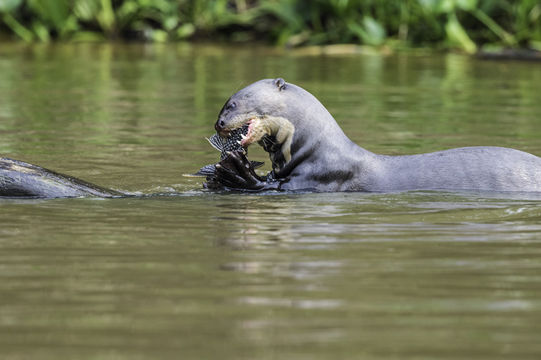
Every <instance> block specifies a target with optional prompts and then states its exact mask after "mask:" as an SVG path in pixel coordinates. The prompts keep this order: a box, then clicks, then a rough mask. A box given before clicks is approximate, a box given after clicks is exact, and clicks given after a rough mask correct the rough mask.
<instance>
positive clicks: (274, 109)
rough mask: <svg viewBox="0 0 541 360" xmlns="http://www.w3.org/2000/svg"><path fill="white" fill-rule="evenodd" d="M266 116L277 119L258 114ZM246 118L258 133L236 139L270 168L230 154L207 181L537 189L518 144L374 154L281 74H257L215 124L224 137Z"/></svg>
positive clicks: (535, 171)
mask: <svg viewBox="0 0 541 360" xmlns="http://www.w3.org/2000/svg"><path fill="white" fill-rule="evenodd" d="M269 118H270V119H279V120H276V121H274V122H273V121H268V120H266V121H263V120H260V119H269ZM246 123H250V125H251V127H254V128H255V129H257V130H258V131H256V130H254V131H252V132H253V133H254V135H253V138H250V133H249V134H248V137H249V138H248V139H245V140H244V142H245V143H247V144H250V143H252V142H255V141H257V142H259V144H260V145H262V146H263V147H264V148H265V150H266V151H267V152H269V154H270V159H271V161H272V166H273V170H272V172H271V173H270V174H269V175H268V176H267V177H259V176H258V175H257V174H256V173H255V172H254V171H253V169H251V168H250V165H249V163H248V162H247V159H246V157H245V156H244V155H243V154H241V153H232V154H231V156H230V157H229V158H228V159H225V160H222V162H221V163H220V164H219V165H218V166H217V169H216V174H215V176H213V177H210V178H209V184H210V185H211V187H217V185H221V186H225V187H226V188H233V189H242V190H250V191H261V190H269V189H280V190H315V191H325V192H327V191H402V190H486V191H524V192H541V158H539V157H537V156H534V155H532V154H528V153H525V152H522V151H519V150H514V149H508V148H501V147H466V148H459V149H451V150H445V151H438V152H434V153H427V154H418V155H407V156H385V155H378V154H374V153H372V152H370V151H368V150H365V149H363V148H361V147H359V146H358V145H356V144H355V143H353V142H352V141H351V140H350V139H349V138H348V137H347V136H346V135H345V134H344V132H343V131H342V129H341V128H340V127H339V126H338V124H337V123H336V121H335V120H334V118H333V117H332V115H331V114H330V113H329V112H328V111H327V109H326V108H325V107H324V106H323V105H322V104H321V103H320V102H319V101H318V100H317V99H316V98H315V97H314V96H313V95H312V94H310V93H309V92H307V91H306V90H304V89H302V88H300V87H298V86H296V85H293V84H288V83H285V81H284V80H282V79H276V80H271V79H266V80H261V81H258V82H256V83H254V84H252V85H249V86H248V87H246V88H244V89H242V90H240V91H239V92H237V93H236V94H234V95H233V96H232V97H231V98H230V99H229V100H228V102H227V103H226V105H224V108H223V109H222V111H221V113H220V115H219V117H218V120H217V121H216V124H215V128H216V130H217V131H218V132H219V133H221V134H222V135H224V136H225V135H227V133H228V132H229V131H231V130H232V129H235V128H237V127H238V126H242V125H243V124H246ZM274 123H276V124H277V125H276V126H273V125H267V127H266V128H264V127H263V125H261V124H274ZM254 124H255V125H254ZM284 124H287V126H286V127H287V128H288V132H289V133H288V134H284V128H285V127H284ZM280 131H282V134H280ZM261 132H263V133H264V134H263V135H261ZM256 133H257V134H258V135H257V136H256V135H255V134H256ZM284 139H285V140H284Z"/></svg>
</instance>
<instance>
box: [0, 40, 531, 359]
mask: <svg viewBox="0 0 541 360" xmlns="http://www.w3.org/2000/svg"><path fill="white" fill-rule="evenodd" d="M276 76H282V77H284V78H285V79H286V80H287V81H290V82H294V83H296V84H299V85H301V86H302V87H304V88H306V89H308V90H309V91H311V92H312V93H313V94H314V95H316V96H317V97H318V98H319V99H320V100H321V101H322V102H323V103H324V104H325V105H326V106H327V107H328V109H329V110H330V111H331V113H332V114H333V115H334V116H335V118H336V119H337V121H338V122H339V123H340V125H341V126H342V127H343V129H344V131H345V132H346V133H347V134H348V135H349V136H350V137H351V138H352V139H353V140H354V141H355V142H357V143H359V144H361V145H362V146H364V147H365V148H367V149H369V150H371V151H375V152H379V153H385V154H410V153H418V152H426V151H435V150H442V149H445V148H450V147H458V146H467V145H498V146H509V147H514V148H518V149H521V150H525V151H528V152H531V153H534V154H537V155H540V154H541V141H540V139H541V120H540V118H539V114H540V113H541V103H540V102H539V94H540V93H541V68H540V67H539V65H537V64H530V63H516V62H480V61H477V60H474V59H471V58H468V57H464V56H460V55H453V54H450V55H426V54H396V55H392V56H380V55H343V56H339V55H335V56H304V55H302V54H297V53H294V52H282V51H276V50H273V49H268V48H257V47H256V48H254V47H244V48H242V47H239V48H236V47H230V46H228V47H220V46H211V45H200V46H190V45H159V44H158V45H119V44H115V45H89V44H71V45H49V46H43V45H34V46H27V45H19V44H2V46H1V47H0V154H1V155H2V156H9V157H13V158H17V159H21V160H25V161H28V162H32V163H36V164H39V165H41V166H44V167H48V168H51V169H54V170H57V171H60V172H64V173H68V174H72V175H75V176H77V177H80V178H83V179H85V180H88V181H92V182H95V183H97V184H100V185H102V186H106V187H112V188H115V189H118V190H124V191H130V192H138V193H140V194H141V195H143V196H141V197H137V198H124V199H107V200H104V199H56V200H0V211H1V213H2V216H1V217H0V267H1V271H0V294H1V296H0V357H2V358H3V359H27V358H36V359H59V358H77V359H151V358H160V359H163V358H175V359H177V358H183V359H215V358H221V359H352V358H359V359H360V358H362V359H389V358H396V359H434V358H438V359H464V358H468V359H538V358H539V356H540V355H541V342H539V336H540V334H541V325H540V324H541V300H540V299H541V195H534V194H493V193H479V192H460V193H448V192H405V193H389V194H362V193H354V194H352V193H338V194H267V195H264V196H260V195H243V194H213V193H208V192H204V191H202V190H201V179H197V178H187V177H183V176H182V174H185V173H191V172H193V171H195V170H197V169H198V168H199V167H200V166H201V165H203V164H207V163H212V162H214V161H216V159H217V157H218V153H217V152H216V151H214V150H213V149H212V148H211V147H210V146H209V145H208V144H207V143H206V141H205V140H204V137H205V136H209V135H211V134H212V126H213V123H214V121H215V119H216V116H217V114H218V112H219V110H220V108H221V106H222V105H223V103H224V102H225V101H226V99H227V98H228V97H229V96H230V95H231V94H232V93H233V92H234V91H236V90H238V89H239V88H241V87H242V86H245V85H248V84H250V83H251V82H253V81H255V80H258V79H260V78H266V77H271V78H272V77H276ZM250 157H251V158H253V159H259V160H264V158H265V154H264V153H263V152H262V151H261V150H258V149H255V148H254V149H250ZM267 163H268V160H267ZM267 169H268V166H267ZM149 194H160V195H157V196H156V195H154V196H146V195H149Z"/></svg>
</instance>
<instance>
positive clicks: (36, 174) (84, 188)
mask: <svg viewBox="0 0 541 360" xmlns="http://www.w3.org/2000/svg"><path fill="white" fill-rule="evenodd" d="M126 195H127V194H124V193H121V192H118V191H115V190H110V189H106V188H103V187H101V186H98V185H94V184H90V183H88V182H86V181H83V180H81V179H77V178H75V177H73V176H69V175H64V174H60V173H57V172H54V171H51V170H48V169H45V168H42V167H40V166H37V165H32V164H29V163H26V162H23V161H19V160H13V159H9V158H0V196H4V197H29V198H66V197H87V196H96V197H107V198H108V197H118V196H126Z"/></svg>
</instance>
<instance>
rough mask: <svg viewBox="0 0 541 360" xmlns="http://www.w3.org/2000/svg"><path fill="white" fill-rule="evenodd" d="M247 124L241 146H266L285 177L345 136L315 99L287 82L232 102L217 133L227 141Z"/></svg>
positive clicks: (265, 84) (267, 83) (263, 85)
mask: <svg viewBox="0 0 541 360" xmlns="http://www.w3.org/2000/svg"><path fill="white" fill-rule="evenodd" d="M244 124H249V127H248V133H247V134H246V135H245V136H244V137H243V139H242V140H241V145H242V146H244V147H245V148H246V147H247V146H249V145H250V144H252V143H254V142H257V143H258V144H260V145H261V146H263V148H264V149H265V151H267V152H268V153H269V156H270V159H271V161H272V167H273V170H274V171H275V172H276V173H279V172H280V173H281V174H282V175H287V173H289V172H290V171H291V170H292V169H293V168H294V167H295V166H296V164H297V163H299V162H300V161H302V159H306V158H307V157H309V156H311V155H310V154H312V153H315V152H317V151H318V150H319V149H320V148H325V146H324V143H326V142H332V141H333V140H334V139H337V136H338V137H339V136H340V134H343V133H342V130H341V129H340V127H339V126H338V124H336V121H334V119H333V117H332V116H331V114H329V112H328V111H327V109H325V107H324V106H323V105H322V104H321V103H320V102H319V101H318V100H317V99H316V98H315V97H314V96H313V95H312V94H310V93H309V92H308V91H306V90H304V89H302V88H301V87H299V86H296V85H293V84H290V83H286V82H285V81H284V80H283V79H282V78H277V79H264V80H260V81H257V82H255V83H253V84H251V85H249V86H247V87H245V88H244V89H242V90H240V91H239V92H237V93H236V94H234V95H233V96H231V97H230V98H229V100H227V102H226V103H225V105H224V107H223V108H222V110H221V112H220V115H219V116H218V120H217V121H216V124H215V126H214V127H215V128H216V131H217V132H218V133H219V134H220V135H221V136H223V137H225V136H228V134H229V132H230V131H231V130H234V129H237V128H239V127H241V126H243V125H244Z"/></svg>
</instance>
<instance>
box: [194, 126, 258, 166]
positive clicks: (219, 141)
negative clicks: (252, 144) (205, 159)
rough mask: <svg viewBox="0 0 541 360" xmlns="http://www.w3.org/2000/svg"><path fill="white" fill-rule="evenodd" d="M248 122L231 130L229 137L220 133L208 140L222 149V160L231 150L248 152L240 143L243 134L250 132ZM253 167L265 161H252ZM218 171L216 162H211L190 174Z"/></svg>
mask: <svg viewBox="0 0 541 360" xmlns="http://www.w3.org/2000/svg"><path fill="white" fill-rule="evenodd" d="M248 127H249V125H248V124H245V125H243V126H241V127H240V128H238V129H235V130H231V131H230V132H229V135H228V136H227V137H223V136H220V135H219V134H218V133H216V134H214V135H212V136H211V137H210V138H208V139H207V141H208V142H209V143H210V145H212V147H213V148H215V149H216V150H218V151H220V161H222V160H224V159H225V158H227V156H228V155H229V152H231V151H243V152H244V153H246V149H245V148H244V147H243V146H242V145H241V144H240V142H241V140H242V138H243V135H244V136H245V135H246V134H248ZM250 163H251V166H252V168H254V169H257V168H259V167H261V166H263V164H264V162H261V161H250ZM215 171H216V164H209V165H205V166H203V167H202V168H201V169H199V171H197V172H196V173H195V174H190V175H188V176H212V175H214V173H215Z"/></svg>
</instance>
